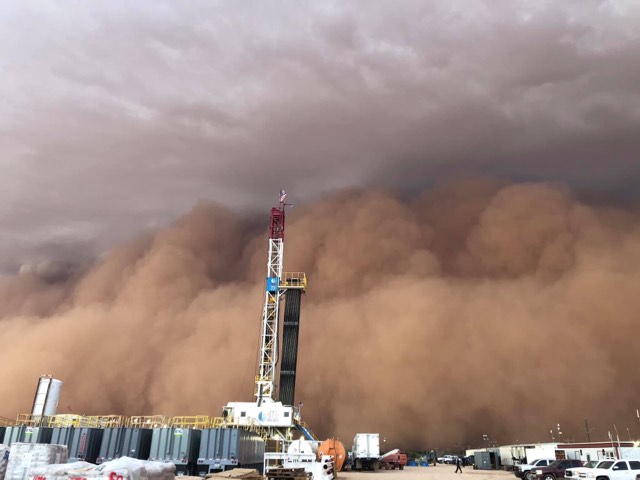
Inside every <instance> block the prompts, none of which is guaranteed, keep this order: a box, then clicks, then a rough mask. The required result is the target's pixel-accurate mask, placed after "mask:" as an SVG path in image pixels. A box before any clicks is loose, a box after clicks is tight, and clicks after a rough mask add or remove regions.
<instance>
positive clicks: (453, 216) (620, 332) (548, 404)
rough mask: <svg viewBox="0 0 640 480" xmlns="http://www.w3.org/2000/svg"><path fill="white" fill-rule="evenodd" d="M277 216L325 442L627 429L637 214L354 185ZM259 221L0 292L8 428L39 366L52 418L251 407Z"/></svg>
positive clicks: (560, 198)
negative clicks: (55, 392)
mask: <svg viewBox="0 0 640 480" xmlns="http://www.w3.org/2000/svg"><path fill="white" fill-rule="evenodd" d="M266 210H267V209H266V208H265V211H266ZM288 215H289V216H288V224H287V236H286V242H285V245H286V248H285V270H286V271H305V272H306V273H307V275H308V278H309V288H308V293H307V295H306V296H305V297H304V299H303V308H302V310H303V311H302V315H301V332H300V342H301V343H300V354H299V360H298V366H299V369H298V384H297V391H296V396H297V400H296V401H302V402H303V403H304V406H303V411H302V413H303V417H304V418H305V420H306V421H307V422H308V423H310V425H311V426H312V428H313V429H314V430H315V431H316V433H317V434H319V435H320V436H329V435H338V436H340V437H341V438H343V439H344V440H345V443H347V444H348V443H349V439H350V438H351V437H352V435H353V434H354V433H356V432H364V431H375V432H380V433H381V435H383V436H384V437H386V438H387V447H390V448H391V447H395V446H398V447H403V448H413V449H426V448H434V447H436V446H442V445H448V446H459V447H464V446H468V445H478V444H482V435H483V434H488V435H490V437H491V438H492V439H493V440H495V441H498V442H504V443H507V442H508V443H511V442H516V441H518V442H520V443H522V442H534V441H546V440H550V433H549V429H550V428H551V427H554V428H555V426H556V424H557V423H560V424H561V425H562V430H563V434H564V437H563V438H564V439H572V438H573V439H575V440H576V441H582V440H586V434H585V433H584V430H583V428H582V425H583V423H584V419H588V420H589V423H590V425H591V427H592V428H593V429H594V433H592V437H597V439H606V432H607V431H608V430H612V425H613V424H614V423H616V425H617V428H618V430H619V431H621V435H622V432H624V430H625V427H629V428H630V433H631V435H632V436H634V437H637V436H639V433H640V431H639V430H638V422H637V420H636V418H635V409H636V408H637V407H638V397H637V392H638V390H637V382H636V380H637V374H636V373H635V371H636V368H637V364H638V361H639V360H640V353H639V350H638V349H637V348H636V347H635V339H636V338H637V332H638V327H637V320H638V312H640V295H638V280H639V272H640V219H639V218H638V216H637V215H636V214H634V213H633V212H629V211H623V210H620V209H612V208H604V207H594V206H589V205H586V204H583V203H581V202H579V201H577V200H575V199H574V198H573V196H572V194H571V192H569V191H567V190H565V189H563V188H562V187H561V186H557V185H549V184H519V185H505V184H500V183H497V182H492V181H470V182H463V183H460V184H456V185H452V186H451V185H450V186H447V187H442V188H438V189H434V190H430V191H426V192H424V193H423V194H422V195H421V196H420V197H418V198H414V199H411V200H401V199H399V198H398V197H396V196H395V195H393V194H391V193H388V192H382V191H359V190H352V191H346V192H341V193H339V194H337V195H335V196H333V197H332V198H329V199H325V200H323V201H318V202H316V203H313V204H310V205H306V206H297V207H296V208H295V209H293V210H290V211H288ZM261 220H262V221H263V222H264V223H262V224H260V225H256V222H255V219H249V218H247V217H242V216H238V215H236V214H234V213H233V212H231V211H228V210H226V209H225V208H223V207H220V206H216V205H205V204H202V205H198V206H196V207H195V208H194V209H193V210H192V211H191V212H190V213H188V214H187V215H186V216H185V217H183V218H182V219H181V220H179V221H178V222H176V223H175V224H174V225H172V226H171V227H169V228H166V229H164V230H161V231H158V232H154V233H147V234H145V235H142V236H141V237H139V238H137V239H136V240H135V241H133V242H130V243H128V244H126V245H123V246H120V247H118V248H116V249H114V250H113V251H111V252H110V253H108V254H107V255H106V256H105V257H104V258H102V259H101V260H100V261H99V262H97V263H96V264H95V265H93V266H91V267H88V268H85V269H84V270H82V271H77V270H76V271H72V272H71V273H69V274H68V275H67V276H66V277H61V276H60V275H58V276H55V275H54V276H53V277H51V276H47V275H41V274H39V273H38V272H39V270H38V269H29V268H26V269H24V271H23V272H22V273H21V274H20V275H19V276H17V277H16V278H14V279H12V280H10V281H8V282H6V283H5V284H4V285H3V286H2V290H1V291H0V298H1V299H2V302H0V314H1V315H2V316H1V319H0V328H1V332H2V350H1V351H0V365H2V373H1V374H0V398H1V399H2V401H1V403H0V415H3V416H7V417H13V416H14V415H15V414H17V413H20V412H28V411H29V408H30V405H31V401H32V398H33V392H34V388H35V384H36V379H37V377H38V376H39V375H40V374H53V375H55V376H56V377H57V378H60V379H62V380H63V381H64V382H65V386H64V389H63V396H62V399H61V403H60V407H59V412H60V413H68V412H73V413H80V414H111V413H118V414H125V415H149V414H165V415H195V414H208V415H219V414H220V412H221V407H222V405H223V404H225V403H226V402H228V401H232V400H242V401H250V400H252V398H253V377H254V374H255V368H256V357H257V350H258V344H259V326H260V320H261V308H262V300H263V294H262V292H263V282H264V275H265V264H266V245H267V242H266V228H265V227H266V220H267V219H266V213H265V216H264V218H261ZM62 278H65V279H64V280H63V279H62ZM624 433H625V435H624V437H625V438H626V432H624ZM623 439H624V438H623Z"/></svg>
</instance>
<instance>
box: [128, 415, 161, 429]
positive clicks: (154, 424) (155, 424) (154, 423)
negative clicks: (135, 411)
mask: <svg viewBox="0 0 640 480" xmlns="http://www.w3.org/2000/svg"><path fill="white" fill-rule="evenodd" d="M170 424H171V417H167V416H165V415H149V416H145V415H143V416H137V417H129V418H127V421H126V426H127V427H134V428H160V427H168V426H169V425H170Z"/></svg>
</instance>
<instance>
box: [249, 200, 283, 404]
mask: <svg viewBox="0 0 640 480" xmlns="http://www.w3.org/2000/svg"><path fill="white" fill-rule="evenodd" d="M285 195H286V194H285V193H284V191H282V192H280V202H279V203H280V204H279V206H278V207H274V208H272V209H271V217H270V221H269V257H268V260H267V285H266V289H265V298H264V307H263V310H262V336H261V342H260V359H259V366H258V375H257V377H256V392H255V396H256V399H257V403H258V405H261V404H262V403H263V402H265V401H273V400H274V396H275V395H274V394H275V392H274V390H275V376H276V368H277V363H278V319H279V315H280V297H281V295H282V294H283V292H284V291H283V290H281V285H280V279H281V278H282V261H283V258H284V218H285V215H284V208H285V204H284V198H285Z"/></svg>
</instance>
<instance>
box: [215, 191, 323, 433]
mask: <svg viewBox="0 0 640 480" xmlns="http://www.w3.org/2000/svg"><path fill="white" fill-rule="evenodd" d="M285 198H286V193H285V191H284V190H281V191H280V196H279V201H278V206H277V207H273V208H272V209H271V215H270V217H269V250H268V259H267V276H266V282H265V295H264V306H263V309H262V323H261V335H260V354H259V357H258V368H257V375H256V379H255V393H254V395H255V402H230V403H228V404H227V405H226V406H225V407H224V408H223V412H222V415H223V419H224V420H225V422H227V423H228V424H229V425H237V426H240V427H244V428H251V429H258V430H260V431H261V432H262V433H264V434H265V436H267V437H268V438H272V439H277V440H292V439H293V431H294V430H295V429H297V430H300V431H301V432H302V433H303V434H304V436H305V437H307V438H310V439H312V438H313V435H312V434H311V433H310V431H309V430H308V428H306V426H305V425H304V424H303V423H302V421H301V418H300V411H299V409H298V408H296V407H295V406H294V405H293V399H294V393H295V375H296V363H297V352H298V325H299V317H300V299H301V295H302V293H304V292H305V290H306V286H307V278H306V275H305V274H304V273H301V272H295V273H283V272H282V268H283V267H282V265H283V259H284V232H285V209H286V207H288V206H290V205H289V204H287V203H285ZM283 298H286V300H287V301H286V307H285V326H284V331H283V339H284V341H283V344H284V345H283V347H284V348H283V349H282V351H280V349H279V337H280V304H281V301H282V299H283ZM281 353H282V357H283V362H282V365H281V371H280V379H281V385H280V392H279V393H280V398H278V397H277V388H276V387H277V385H276V373H277V368H278V362H279V357H280V354H281Z"/></svg>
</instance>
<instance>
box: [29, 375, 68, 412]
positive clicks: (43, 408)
mask: <svg viewBox="0 0 640 480" xmlns="http://www.w3.org/2000/svg"><path fill="white" fill-rule="evenodd" d="M61 390H62V382H61V381H60V380H56V379H55V378H53V377H51V375H43V376H41V377H40V379H39V380H38V388H37V389H36V397H35V398H34V400H33V408H32V409H31V414H32V415H44V416H47V417H49V416H53V415H55V414H56V413H58V402H59V401H60V391H61Z"/></svg>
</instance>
